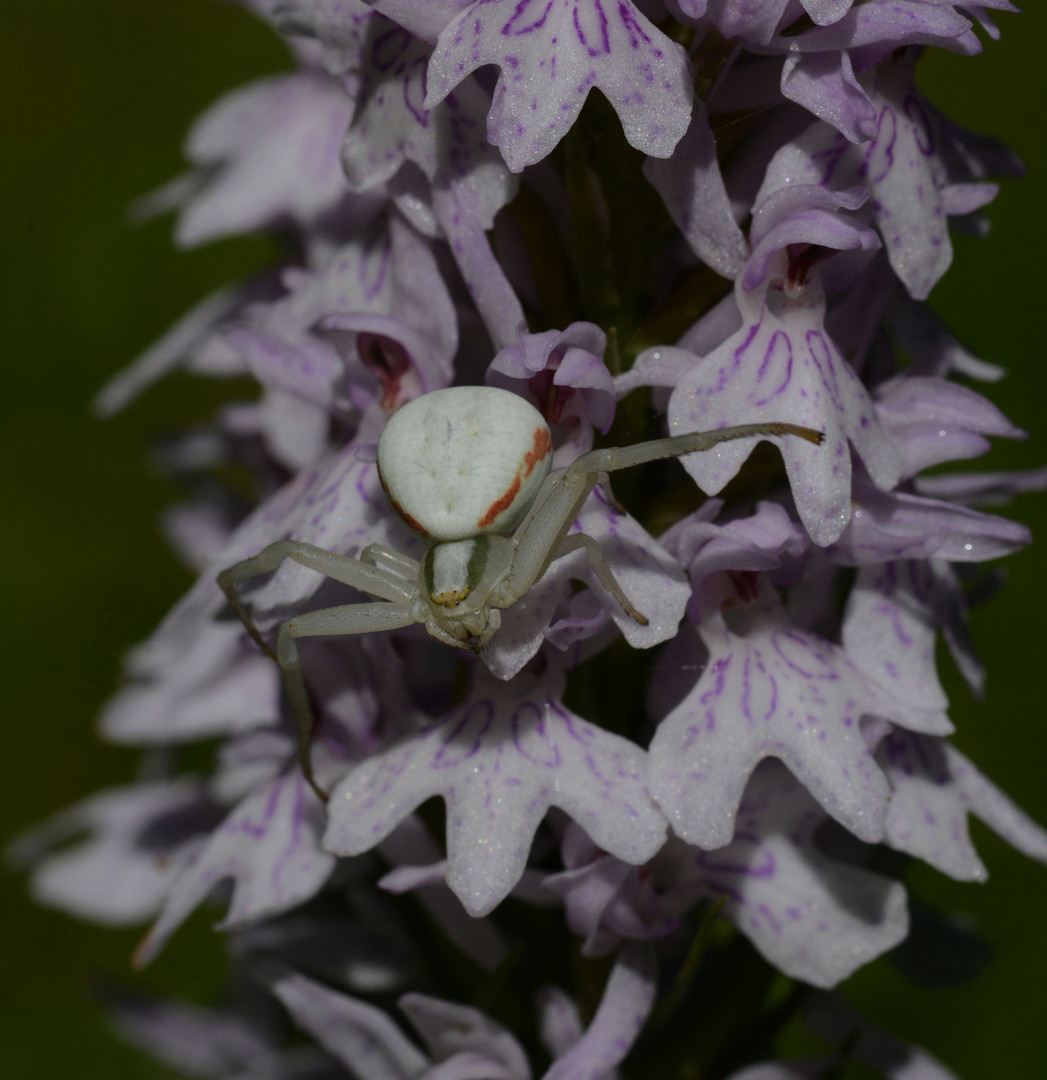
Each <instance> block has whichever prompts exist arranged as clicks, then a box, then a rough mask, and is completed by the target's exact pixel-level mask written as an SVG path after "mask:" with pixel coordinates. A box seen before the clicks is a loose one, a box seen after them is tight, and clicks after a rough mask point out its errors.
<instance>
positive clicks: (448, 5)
mask: <svg viewBox="0 0 1047 1080" xmlns="http://www.w3.org/2000/svg"><path fill="white" fill-rule="evenodd" d="M368 2H369V3H370V5H371V7H373V8H374V9H375V11H379V12H381V13H382V14H383V15H385V16H387V17H388V18H390V19H392V20H393V21H394V22H398V23H399V24H400V25H401V26H403V27H405V28H406V29H407V30H410V31H411V33H412V34H414V35H415V37H419V38H421V39H422V40H423V41H428V42H429V43H430V45H433V44H435V43H436V39H437V38H438V37H439V36H440V31H441V30H443V28H444V27H445V26H446V25H447V24H448V23H449V22H450V21H451V20H452V19H454V18H455V17H456V16H458V15H459V14H460V13H461V12H462V11H463V10H464V9H465V8H467V7H469V6H470V5H471V4H473V3H474V2H475V0H424V3H419V0H368Z"/></svg>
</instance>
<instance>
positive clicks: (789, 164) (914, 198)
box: [765, 5, 982, 299]
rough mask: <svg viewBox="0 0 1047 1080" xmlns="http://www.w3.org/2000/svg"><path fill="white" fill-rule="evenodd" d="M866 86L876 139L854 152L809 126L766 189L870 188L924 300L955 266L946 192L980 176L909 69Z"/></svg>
mask: <svg viewBox="0 0 1047 1080" xmlns="http://www.w3.org/2000/svg"><path fill="white" fill-rule="evenodd" d="M871 6H872V5H864V6H863V7H862V9H861V10H867V9H868V8H869V7H871ZM920 6H921V8H924V9H929V8H928V5H920ZM834 29H835V28H834ZM862 85H863V87H864V89H865V91H866V93H867V94H868V95H869V98H870V100H871V101H872V103H873V105H874V106H875V108H876V112H877V118H876V134H875V137H874V138H873V139H872V140H871V141H869V142H867V143H863V144H861V145H860V146H855V145H854V144H852V143H850V142H848V141H847V140H846V139H845V138H844V137H843V136H842V135H840V134H839V133H837V132H835V131H833V130H832V129H831V128H829V127H827V126H826V125H823V124H815V125H812V126H811V127H810V128H808V129H807V130H806V131H805V132H804V133H803V134H801V135H800V136H799V137H798V138H795V139H793V140H792V141H791V142H790V143H788V144H787V145H786V146H784V147H783V148H782V149H781V150H780V151H779V152H778V153H777V154H776V156H775V158H774V160H773V161H772V163H771V165H770V166H769V168H768V175H767V179H766V180H765V190H766V188H767V186H768V185H770V186H771V187H772V188H773V187H777V186H780V185H791V184H800V185H807V184H822V185H826V186H828V185H831V186H832V187H833V188H834V189H837V190H840V189H847V188H852V187H854V186H855V185H866V186H868V187H869V188H870V189H871V190H872V199H871V200H870V201H869V203H868V206H867V207H866V208H865V210H864V211H863V212H864V213H865V214H866V215H867V216H868V217H869V218H870V220H871V221H872V222H873V223H874V224H875V225H876V228H877V229H878V231H879V233H880V236H881V237H882V238H883V243H884V247H885V248H886V250H887V254H888V257H889V259H890V262H891V266H892V267H893V268H894V271H895V273H896V274H897V276H898V278H899V279H900V280H901V281H902V283H903V284H904V285H905V287H906V289H907V290H908V291H909V293H910V295H911V296H912V297H914V298H915V299H924V298H926V297H927V295H928V294H929V293H930V291H931V289H932V288H933V287H934V285H935V283H936V282H937V281H938V280H939V279H940V278H941V276H942V274H944V273H945V271H946V270H947V269H948V267H949V264H950V262H951V260H952V245H951V241H950V239H949V230H948V220H947V214H948V212H949V211H948V208H947V206H946V200H945V194H946V193H948V192H951V191H953V190H954V189H955V187H956V185H957V184H958V183H964V182H967V181H970V180H980V179H982V176H980V175H978V174H977V172H975V171H974V170H975V169H977V168H978V167H979V166H978V165H977V163H976V162H974V161H972V160H971V159H969V158H967V157H966V156H965V154H964V152H963V148H962V144H960V143H959V140H958V139H957V137H956V134H955V132H954V131H952V130H951V129H950V127H949V125H948V124H947V123H946V122H945V121H944V120H943V119H942V118H941V117H940V116H939V115H938V114H937V113H935V112H934V110H932V109H931V108H930V106H929V105H928V104H927V103H926V102H925V101H924V99H923V98H922V97H921V96H920V95H919V94H917V93H916V90H915V89H914V87H913V82H912V69H911V64H910V63H905V62H896V63H892V64H889V65H886V66H884V67H883V68H881V69H878V70H877V71H876V73H875V75H874V76H872V75H871V76H867V77H863V80H862ZM963 208H964V209H965V208H966V204H965V206H964V207H963Z"/></svg>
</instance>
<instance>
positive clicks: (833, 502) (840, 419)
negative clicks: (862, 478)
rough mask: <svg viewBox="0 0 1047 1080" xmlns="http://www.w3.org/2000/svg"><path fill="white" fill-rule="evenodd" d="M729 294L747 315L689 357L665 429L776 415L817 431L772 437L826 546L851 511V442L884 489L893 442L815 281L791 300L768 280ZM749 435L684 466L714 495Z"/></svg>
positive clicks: (799, 502) (896, 468)
mask: <svg viewBox="0 0 1047 1080" xmlns="http://www.w3.org/2000/svg"><path fill="white" fill-rule="evenodd" d="M736 296H737V297H738V303H739V306H740V307H742V309H743V312H744V313H745V322H744V324H743V326H742V328H741V329H740V330H739V331H738V332H737V333H736V334H734V335H732V336H731V337H730V338H728V340H727V341H725V342H724V343H723V345H721V346H720V347H719V348H717V349H715V350H714V351H713V352H712V353H710V354H709V355H708V356H706V357H705V358H704V359H701V360H699V359H698V358H697V357H695V362H694V365H693V367H692V369H691V371H690V372H689V373H688V374H687V375H685V376H684V378H683V379H681V381H680V383H679V384H678V385H677V387H676V389H675V390H674V392H673V395H672V397H671V399H670V402H669V427H670V431H671V432H672V433H673V434H682V433H684V432H687V431H711V430H715V429H716V428H720V427H725V426H727V425H730V424H747V423H755V422H766V421H776V420H786V421H790V422H791V423H795V424H801V425H804V426H806V427H812V428H814V429H815V430H818V431H822V432H823V433H824V435H825V439H824V441H823V443H822V444H821V445H820V446H814V445H812V444H811V443H808V442H806V441H805V440H803V439H798V438H788V437H784V438H782V439H780V440H777V442H778V445H779V447H780V449H781V453H782V457H783V459H784V461H785V469H786V473H787V474H788V477H789V481H790V485H791V487H792V491H793V498H794V499H795V501H796V507H797V511H798V512H799V515H800V519H801V520H802V521H803V523H804V526H805V527H806V529H807V531H808V532H809V533H810V535H811V538H812V539H813V540H814V542H815V543H817V544H819V545H826V544H830V543H832V542H833V541H834V540H835V539H837V538H838V537H839V535H840V533H841V532H842V531H843V530H844V528H845V527H846V525H847V522H848V521H849V519H850V516H851V455H850V449H849V445H850V444H853V445H854V448H855V449H856V450H857V452H858V453H859V454H860V455H861V457H862V460H863V461H864V462H865V465H866V467H867V468H868V469H869V471H870V473H871V475H872V476H873V477H874V479H875V481H876V483H877V484H878V485H880V486H882V487H885V488H890V487H893V486H894V484H895V483H897V480H898V475H899V472H900V459H899V456H898V451H897V448H896V447H895V445H894V442H893V440H892V439H891V437H890V435H889V434H888V433H887V431H886V430H885V429H884V428H883V427H882V425H881V424H880V422H879V420H878V419H877V417H876V411H875V408H874V406H873V404H872V401H871V400H870V398H869V395H868V392H867V391H866V390H865V388H864V387H863V386H862V384H861V382H860V381H859V379H858V377H857V376H856V375H855V374H854V372H853V371H852V370H851V367H850V365H849V364H848V363H847V361H846V360H845V359H844V358H843V357H842V356H841V355H840V354H839V351H838V350H837V348H836V346H835V345H834V343H833V342H832V340H831V339H830V337H829V336H828V334H827V333H826V331H825V329H824V325H823V317H824V311H825V300H824V296H823V294H822V291H821V288H820V286H819V285H818V283H817V280H816V279H815V280H810V281H809V282H808V284H807V287H806V289H805V290H804V292H803V293H802V295H801V296H799V297H798V298H796V299H792V300H791V299H789V298H788V297H786V296H785V295H784V294H783V293H782V292H781V291H779V290H778V289H776V288H768V287H767V283H766V282H765V285H764V287H763V288H760V289H757V290H754V292H753V293H748V294H746V293H744V290H742V289H741V287H740V285H739V286H737V287H736ZM743 297H745V299H743ZM756 441H757V440H756V439H738V440H735V441H732V442H728V443H724V444H723V445H722V446H717V447H715V448H714V449H712V450H709V451H705V452H703V453H698V454H690V455H689V456H688V457H687V458H685V459H684V462H683V464H684V468H686V469H687V471H688V472H689V473H690V474H691V476H692V477H694V480H695V482H696V483H697V484H698V486H699V487H700V488H701V489H702V490H703V491H705V492H707V493H709V494H711V495H715V494H716V493H717V492H719V491H720V490H721V489H722V488H723V487H724V485H725V484H727V483H728V481H730V480H731V479H732V478H733V477H734V476H735V475H736V474H737V472H738V470H739V469H740V468H741V466H742V464H743V463H744V461H745V459H746V458H747V457H748V456H749V454H750V453H751V452H752V449H753V447H754V445H755V443H756Z"/></svg>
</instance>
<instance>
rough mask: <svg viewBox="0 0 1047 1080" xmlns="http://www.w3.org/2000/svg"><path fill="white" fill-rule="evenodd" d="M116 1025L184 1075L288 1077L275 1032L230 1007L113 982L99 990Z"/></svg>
mask: <svg viewBox="0 0 1047 1080" xmlns="http://www.w3.org/2000/svg"><path fill="white" fill-rule="evenodd" d="M100 996H101V997H102V998H103V1000H104V1002H105V1005H106V1011H107V1012H108V1013H109V1015H110V1017H111V1018H112V1022H113V1026H114V1027H115V1028H116V1030H117V1031H118V1032H119V1034H120V1035H121V1036H122V1037H123V1038H124V1039H126V1040H127V1041H128V1042H129V1043H130V1044H131V1045H132V1046H136V1047H139V1048H140V1049H141V1050H143V1051H144V1052H145V1053H147V1054H149V1055H151V1056H152V1057H154V1058H156V1059H158V1060H159V1061H162V1062H163V1063H164V1064H165V1065H167V1066H169V1067H170V1068H171V1069H175V1070H177V1071H178V1072H179V1073H182V1074H183V1075H185V1076H199V1077H218V1076H221V1077H232V1076H244V1075H246V1074H245V1070H250V1071H251V1073H253V1074H254V1075H258V1073H257V1070H264V1071H263V1073H262V1075H264V1076H287V1075H289V1074H288V1073H282V1072H281V1071H280V1059H281V1051H279V1050H277V1048H276V1038H275V1032H273V1031H272V1029H271V1025H266V1024H265V1023H263V1022H261V1021H260V1019H259V1018H257V1017H244V1016H240V1015H237V1014H236V1013H233V1012H230V1011H229V1010H227V1009H201V1008H197V1007H195V1006H193V1005H185V1004H182V1003H180V1002H171V1001H165V1000H160V999H154V998H150V997H145V996H144V995H139V994H134V995H132V994H129V993H124V992H121V991H118V990H114V989H112V988H111V987H106V988H104V989H103V991H102V993H101V995H100Z"/></svg>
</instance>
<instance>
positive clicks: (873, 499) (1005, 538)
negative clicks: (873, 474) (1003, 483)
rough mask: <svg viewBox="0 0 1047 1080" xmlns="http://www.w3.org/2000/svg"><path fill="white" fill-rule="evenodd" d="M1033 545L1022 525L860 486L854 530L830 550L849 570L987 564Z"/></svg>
mask: <svg viewBox="0 0 1047 1080" xmlns="http://www.w3.org/2000/svg"><path fill="white" fill-rule="evenodd" d="M1029 540H1030V533H1029V530H1028V528H1026V527H1025V526H1024V525H1022V524H1020V523H1019V522H1017V521H1009V520H1007V519H1006V518H1001V517H994V516H993V515H990V514H981V513H978V512H977V511H976V510H968V509H967V508H966V507H963V506H955V505H953V504H952V503H947V502H942V501H940V500H938V499H925V498H922V497H920V496H919V495H909V494H907V493H906V492H884V491H877V490H875V489H874V488H872V487H871V486H870V485H869V484H868V483H864V482H863V483H860V484H855V490H854V515H853V517H852V519H851V523H850V525H848V527H847V529H846V530H845V531H844V533H843V534H842V535H841V536H840V538H839V540H837V541H836V542H835V543H834V544H832V545H831V546H830V548H829V553H830V554H831V555H832V557H833V559H835V560H836V561H838V562H841V563H844V564H846V565H850V566H862V565H864V564H867V563H878V562H887V561H889V560H892V559H931V558H939V559H949V560H951V561H952V562H986V561H987V560H989V559H998V558H1001V557H1002V556H1004V555H1011V554H1013V553H1014V552H1015V551H1017V550H1018V549H1019V548H1022V547H1024V546H1025V545H1026V544H1027V543H1029Z"/></svg>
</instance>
